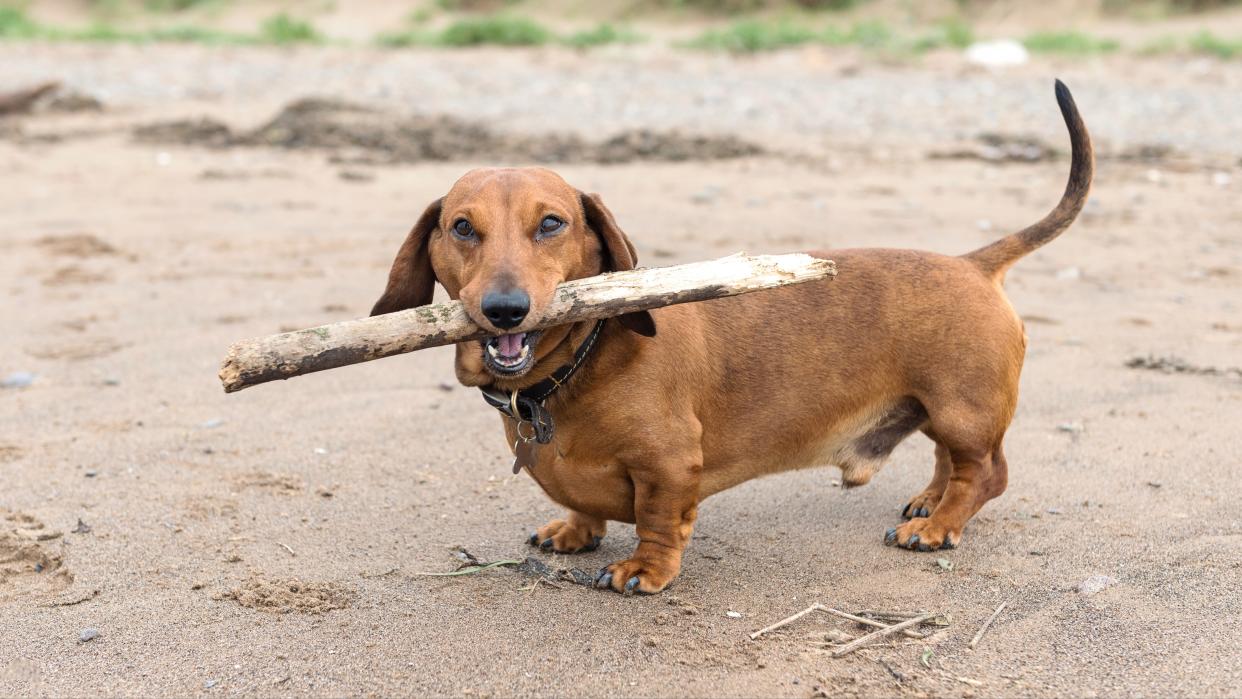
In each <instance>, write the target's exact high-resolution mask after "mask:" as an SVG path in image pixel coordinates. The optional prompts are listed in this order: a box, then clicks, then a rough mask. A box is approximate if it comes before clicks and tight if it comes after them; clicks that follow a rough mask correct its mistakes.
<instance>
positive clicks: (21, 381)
mask: <svg viewBox="0 0 1242 699" xmlns="http://www.w3.org/2000/svg"><path fill="white" fill-rule="evenodd" d="M34 380H35V375H34V373H33V372H29V371H15V372H13V373H12V374H9V375H8V376H6V377H4V379H2V380H0V388H26V387H27V386H29V385H30V384H32V383H34Z"/></svg>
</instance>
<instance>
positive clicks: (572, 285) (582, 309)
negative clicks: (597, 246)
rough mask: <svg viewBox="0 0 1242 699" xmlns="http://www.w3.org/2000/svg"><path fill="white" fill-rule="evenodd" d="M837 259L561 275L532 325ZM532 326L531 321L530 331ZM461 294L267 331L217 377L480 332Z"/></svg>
mask: <svg viewBox="0 0 1242 699" xmlns="http://www.w3.org/2000/svg"><path fill="white" fill-rule="evenodd" d="M836 273H837V266H836V264H835V263H833V262H832V261H831V260H823V259H820V258H816V257H811V256H810V255H804V254H792V255H746V254H737V255H731V256H729V257H722V258H720V259H719V260H712V261H709V262H694V263H691V264H685V265H675V266H673V267H654V268H651V269H635V270H630V271H626V272H613V273H610V274H601V275H599V276H595V277H587V278H586V279H578V280H575V281H571V282H565V283H564V284H561V285H560V286H558V287H557V288H556V291H555V292H554V294H553V297H552V302H551V303H550V304H549V305H548V307H547V308H546V309H545V310H544V313H543V318H542V320H541V321H540V322H539V324H538V326H537V328H546V327H553V326H557V325H565V324H567V323H576V322H579V321H584V320H595V319H599V318H611V317H613V316H619V315H624V314H626V313H633V312H635V311H644V310H649V309H652V308H659V307H661V306H671V305H673V304H678V303H689V302H691V301H706V300H708V299H717V298H722V297H725V296H735V295H737V294H745V293H748V292H751V291H761V290H763V289H774V288H777V287H782V286H788V285H790V284H801V283H803V282H809V281H816V280H821V279H831V278H832V277H834V276H836ZM537 328H531V329H532V330H534V329H537ZM487 334H488V333H487V332H486V331H484V330H483V329H482V328H480V327H479V326H478V325H476V324H475V323H474V321H473V320H471V319H470V317H469V316H468V315H467V314H466V310H465V307H463V306H462V304H461V302H460V301H448V302H445V303H440V304H432V305H429V306H419V307H418V308H411V309H409V310H407V311H398V312H396V313H389V314H387V315H382V316H376V317H374V318H361V319H359V320H347V321H343V322H340V323H332V324H331V325H321V326H319V327H317V328H310V329H308V330H296V331H294V332H288V333H281V334H280V335H269V336H267V337H259V338H255V339H252V340H245V341H243V342H239V343H237V344H235V345H233V346H232V347H231V348H230V349H229V353H228V356H227V357H225V359H224V365H223V366H222V367H221V368H220V381H221V382H222V383H223V384H224V390H225V392H226V393H232V392H234V391H240V390H242V389H243V388H247V387H249V386H255V385H258V384H261V383H266V382H268V381H275V380H277V379H289V378H293V377H294V376H301V375H302V374H309V373H312V372H316V371H323V370H324V369H335V368H337V367H342V366H347V365H349V364H358V363H361V362H369V361H371V360H373V359H380V358H383V357H391V356H392V355H394V354H402V353H405V352H413V351H415V350H420V349H425V348H427V347H436V346H439V345H451V344H453V343H455V342H463V341H465V340H474V339H478V338H481V337H485V336H486V335H487Z"/></svg>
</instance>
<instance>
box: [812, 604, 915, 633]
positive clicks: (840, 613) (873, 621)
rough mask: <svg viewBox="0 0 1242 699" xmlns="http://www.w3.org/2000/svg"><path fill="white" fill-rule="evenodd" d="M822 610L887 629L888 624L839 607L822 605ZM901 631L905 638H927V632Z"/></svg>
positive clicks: (863, 623) (866, 624)
mask: <svg viewBox="0 0 1242 699" xmlns="http://www.w3.org/2000/svg"><path fill="white" fill-rule="evenodd" d="M824 611H825V612H828V613H829V614H832V615H833V616H839V617H841V618H842V619H849V620H850V621H856V622H858V623H860V624H862V625H864V626H872V627H875V628H877V629H887V628H888V627H889V626H890V625H889V624H882V623H880V622H878V621H876V620H875V619H868V618H866V617H861V616H854V615H853V614H850V613H849V612H843V611H841V610H840V609H832V608H831V607H824ZM901 633H902V635H903V636H906V637H907V638H927V634H923V633H919V632H918V631H914V630H912V629H907V630H905V631H902V632H901Z"/></svg>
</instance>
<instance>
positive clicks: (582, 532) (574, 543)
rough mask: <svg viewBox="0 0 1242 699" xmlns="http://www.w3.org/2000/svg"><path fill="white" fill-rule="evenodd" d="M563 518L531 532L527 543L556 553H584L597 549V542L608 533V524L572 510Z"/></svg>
mask: <svg viewBox="0 0 1242 699" xmlns="http://www.w3.org/2000/svg"><path fill="white" fill-rule="evenodd" d="M565 517H566V518H565V519H554V520H552V521H551V522H548V523H547V524H545V525H543V526H542V527H539V528H538V529H536V530H535V531H533V532H531V534H530V537H529V538H527V540H526V541H527V543H529V544H530V545H531V546H538V547H539V548H541V549H543V550H545V551H555V552H557V553H586V552H587V551H594V550H595V549H597V548H599V542H600V541H602V540H603V538H604V534H605V533H606V532H607V531H608V522H606V521H604V520H602V519H600V518H598V517H592V516H590V515H584V514H582V513H581V512H574V511H573V510H570V511H569V513H568V514H567V515H566V516H565Z"/></svg>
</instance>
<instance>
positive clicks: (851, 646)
mask: <svg viewBox="0 0 1242 699" xmlns="http://www.w3.org/2000/svg"><path fill="white" fill-rule="evenodd" d="M933 616H935V615H934V614H922V615H919V616H916V617H914V618H913V619H906V620H905V621H903V622H901V623H900V624H893V625H892V626H889V627H886V628H883V629H880V630H878V631H873V632H872V633H869V634H867V635H866V636H863V637H862V638H860V639H858V640H857V641H853V642H851V643H847V644H845V645H843V646H841V647H840V648H838V649H836V650H835V651H833V652H832V657H834V658H839V657H841V656H843V655H848V654H850V653H853V652H854V651H856V650H858V649H859V648H862V647H863V646H865V645H867V644H869V643H873V642H875V641H878V640H880V639H881V638H885V637H888V636H891V635H893V634H895V633H897V632H898V631H905V630H906V629H908V628H910V627H912V626H918V625H919V624H921V623H923V622H924V621H927V620H928V619H930V618H932V617H933Z"/></svg>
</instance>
